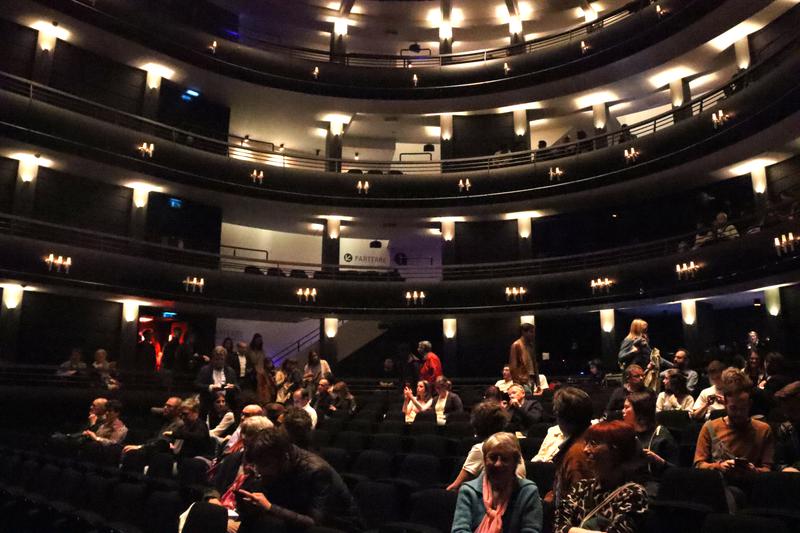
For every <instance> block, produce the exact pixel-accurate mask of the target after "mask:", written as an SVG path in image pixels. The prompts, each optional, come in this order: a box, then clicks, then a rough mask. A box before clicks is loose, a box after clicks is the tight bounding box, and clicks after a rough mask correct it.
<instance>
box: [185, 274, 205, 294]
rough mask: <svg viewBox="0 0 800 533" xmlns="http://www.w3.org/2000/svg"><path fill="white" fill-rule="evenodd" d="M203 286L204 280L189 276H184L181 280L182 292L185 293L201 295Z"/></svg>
mask: <svg viewBox="0 0 800 533" xmlns="http://www.w3.org/2000/svg"><path fill="white" fill-rule="evenodd" d="M205 286H206V280H205V278H193V277H191V276H186V279H185V280H183V290H185V291H186V292H193V293H194V292H199V293H200V294H203V289H204V288H205Z"/></svg>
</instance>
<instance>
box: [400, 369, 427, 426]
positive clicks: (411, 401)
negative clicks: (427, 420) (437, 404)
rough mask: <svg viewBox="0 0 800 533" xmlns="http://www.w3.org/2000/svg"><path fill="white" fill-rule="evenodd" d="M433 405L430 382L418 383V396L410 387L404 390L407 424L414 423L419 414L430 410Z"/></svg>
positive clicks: (404, 408) (422, 381)
mask: <svg viewBox="0 0 800 533" xmlns="http://www.w3.org/2000/svg"><path fill="white" fill-rule="evenodd" d="M432 403H433V400H432V399H431V383H430V381H424V380H420V381H418V382H417V395H416V396H414V394H413V393H412V392H411V389H410V388H409V387H408V386H406V387H405V388H403V414H404V415H406V424H410V423H412V422H413V421H414V419H415V418H417V413H421V412H422V411H427V410H428V409H430V408H431V404H432Z"/></svg>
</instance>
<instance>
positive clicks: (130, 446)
mask: <svg viewBox="0 0 800 533" xmlns="http://www.w3.org/2000/svg"><path fill="white" fill-rule="evenodd" d="M141 449H142V447H141V446H138V445H136V444H128V445H127V446H125V447H124V448H122V453H128V452H133V451H136V450H141Z"/></svg>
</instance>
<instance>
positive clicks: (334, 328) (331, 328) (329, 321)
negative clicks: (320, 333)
mask: <svg viewBox="0 0 800 533" xmlns="http://www.w3.org/2000/svg"><path fill="white" fill-rule="evenodd" d="M322 329H324V330H325V336H326V337H328V338H329V339H333V338H335V337H336V334H337V333H338V332H339V319H338V318H326V319H324V320H323V321H322Z"/></svg>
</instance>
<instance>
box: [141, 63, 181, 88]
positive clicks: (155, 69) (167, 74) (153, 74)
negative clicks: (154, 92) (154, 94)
mask: <svg viewBox="0 0 800 533" xmlns="http://www.w3.org/2000/svg"><path fill="white" fill-rule="evenodd" d="M140 68H141V69H142V70H144V71H145V72H147V88H148V89H158V88H159V87H161V78H166V79H168V80H169V79H171V78H172V76H174V75H175V71H174V70H172V69H171V68H169V67H165V66H164V65H161V64H159V63H145V64H144V65H142V66H141V67H140Z"/></svg>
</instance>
